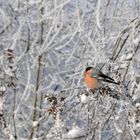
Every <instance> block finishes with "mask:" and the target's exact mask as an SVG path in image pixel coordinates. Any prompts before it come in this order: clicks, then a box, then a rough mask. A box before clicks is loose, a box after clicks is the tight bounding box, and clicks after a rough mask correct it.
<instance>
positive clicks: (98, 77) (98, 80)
mask: <svg viewBox="0 0 140 140" xmlns="http://www.w3.org/2000/svg"><path fill="white" fill-rule="evenodd" d="M84 82H85V84H86V85H87V87H88V88H89V89H90V90H91V91H92V92H93V93H94V92H95V91H96V90H98V89H99V88H100V87H101V85H102V83H104V82H106V83H112V84H116V85H119V84H120V83H119V82H115V81H114V79H112V78H111V77H109V76H107V75H105V74H104V73H102V72H101V71H100V70H99V69H96V68H94V67H91V66H90V67H87V68H86V70H85V71H84Z"/></svg>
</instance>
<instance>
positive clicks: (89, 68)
mask: <svg viewBox="0 0 140 140" xmlns="http://www.w3.org/2000/svg"><path fill="white" fill-rule="evenodd" d="M92 68H93V67H87V68H86V70H85V71H86V72H87V71H88V70H91V69H92Z"/></svg>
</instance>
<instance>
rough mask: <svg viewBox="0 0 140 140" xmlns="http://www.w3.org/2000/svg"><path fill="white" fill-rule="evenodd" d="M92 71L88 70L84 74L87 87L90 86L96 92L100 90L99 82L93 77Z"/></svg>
mask: <svg viewBox="0 0 140 140" xmlns="http://www.w3.org/2000/svg"><path fill="white" fill-rule="evenodd" d="M90 73H91V70H88V71H86V72H85V74H84V81H85V83H86V85H87V86H88V88H90V89H92V90H96V89H97V88H98V83H99V82H98V80H97V79H96V78H94V77H91V74H90Z"/></svg>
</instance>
